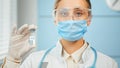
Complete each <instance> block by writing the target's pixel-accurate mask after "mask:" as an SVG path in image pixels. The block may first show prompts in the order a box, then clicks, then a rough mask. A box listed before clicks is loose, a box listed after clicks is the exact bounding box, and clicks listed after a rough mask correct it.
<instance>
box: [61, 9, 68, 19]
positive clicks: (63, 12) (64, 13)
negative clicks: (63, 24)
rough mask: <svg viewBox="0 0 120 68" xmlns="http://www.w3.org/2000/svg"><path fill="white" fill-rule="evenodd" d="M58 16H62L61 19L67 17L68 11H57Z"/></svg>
mask: <svg viewBox="0 0 120 68" xmlns="http://www.w3.org/2000/svg"><path fill="white" fill-rule="evenodd" d="M59 14H60V16H62V17H67V16H68V14H69V13H68V9H65V8H63V9H60V10H59Z"/></svg>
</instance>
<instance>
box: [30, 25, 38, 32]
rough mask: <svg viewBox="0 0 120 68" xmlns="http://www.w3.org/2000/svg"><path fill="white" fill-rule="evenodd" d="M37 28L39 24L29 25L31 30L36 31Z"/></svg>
mask: <svg viewBox="0 0 120 68" xmlns="http://www.w3.org/2000/svg"><path fill="white" fill-rule="evenodd" d="M36 29H37V26H36V25H34V24H32V25H29V30H30V31H35V30H36Z"/></svg>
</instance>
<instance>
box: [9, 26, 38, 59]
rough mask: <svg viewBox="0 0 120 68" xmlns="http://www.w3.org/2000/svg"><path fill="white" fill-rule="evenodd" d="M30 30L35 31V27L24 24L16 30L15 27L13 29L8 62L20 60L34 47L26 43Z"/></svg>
mask: <svg viewBox="0 0 120 68" xmlns="http://www.w3.org/2000/svg"><path fill="white" fill-rule="evenodd" d="M31 29H36V26H35V25H27V24H25V25H23V26H22V27H21V28H19V29H18V30H17V27H16V26H15V27H14V28H13V32H12V34H11V38H10V46H9V52H8V57H7V58H8V59H9V60H21V59H22V58H23V57H24V55H25V54H27V53H29V51H31V50H32V49H33V48H35V47H36V45H35V44H33V45H30V44H29V42H28V40H29V36H30V30H31Z"/></svg>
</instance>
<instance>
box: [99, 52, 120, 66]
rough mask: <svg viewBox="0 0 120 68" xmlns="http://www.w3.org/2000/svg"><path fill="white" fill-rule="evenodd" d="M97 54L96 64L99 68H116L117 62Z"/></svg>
mask: <svg viewBox="0 0 120 68" xmlns="http://www.w3.org/2000/svg"><path fill="white" fill-rule="evenodd" d="M97 54H98V56H97V64H99V65H100V66H105V67H108V68H118V67H117V66H118V65H117V62H116V61H115V60H114V59H113V58H111V57H109V56H107V55H105V54H103V53H101V52H97Z"/></svg>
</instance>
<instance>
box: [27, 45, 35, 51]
mask: <svg viewBox="0 0 120 68" xmlns="http://www.w3.org/2000/svg"><path fill="white" fill-rule="evenodd" d="M34 48H36V45H32V46H31V45H30V46H29V49H28V50H29V51H31V50H32V49H34Z"/></svg>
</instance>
